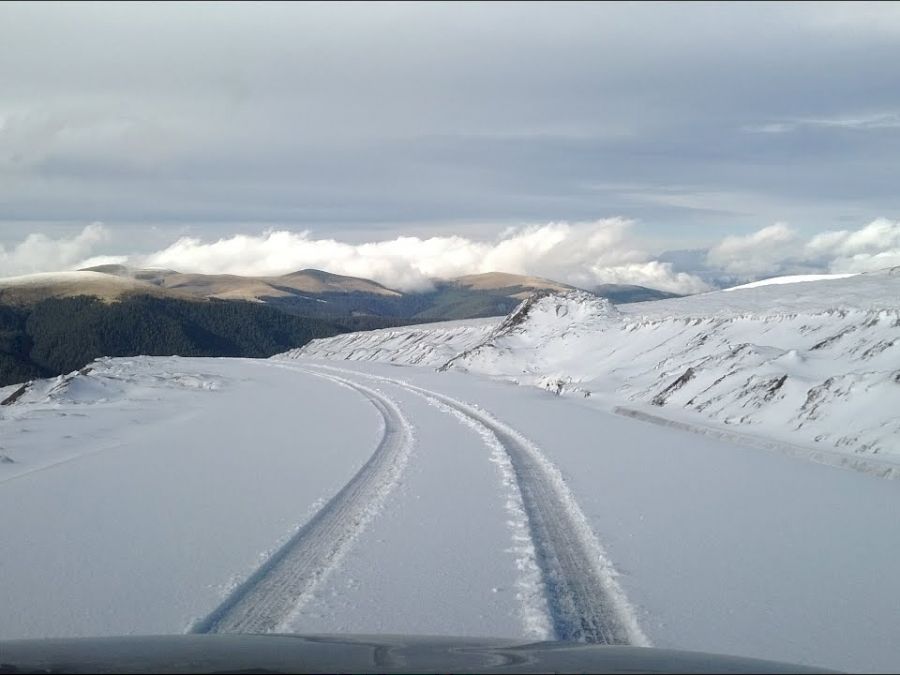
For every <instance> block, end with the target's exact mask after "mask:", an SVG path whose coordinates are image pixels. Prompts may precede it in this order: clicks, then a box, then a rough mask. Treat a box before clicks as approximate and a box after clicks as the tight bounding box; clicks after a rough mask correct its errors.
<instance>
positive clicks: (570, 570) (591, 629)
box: [316, 365, 649, 646]
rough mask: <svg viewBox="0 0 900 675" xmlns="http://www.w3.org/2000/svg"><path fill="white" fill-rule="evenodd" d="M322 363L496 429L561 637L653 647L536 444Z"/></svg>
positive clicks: (490, 422) (473, 415)
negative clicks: (526, 521) (513, 475)
mask: <svg viewBox="0 0 900 675" xmlns="http://www.w3.org/2000/svg"><path fill="white" fill-rule="evenodd" d="M316 367H317V368H322V369H327V370H333V371H337V372H341V373H344V374H352V375H356V376H358V377H365V378H368V379H371V380H376V381H382V382H386V383H390V384H393V385H395V386H398V387H401V388H403V389H406V390H407V391H410V392H413V393H416V394H418V395H420V396H423V397H424V398H426V399H430V400H432V401H435V402H437V403H439V404H442V405H444V406H447V407H448V408H450V409H451V410H453V411H455V412H456V413H457V414H460V415H463V416H465V417H466V418H468V419H469V420H471V421H472V422H474V423H475V424H477V425H480V426H482V427H483V428H484V429H486V430H487V431H488V432H489V433H490V434H492V435H493V436H494V438H496V440H497V441H498V442H499V444H500V445H501V446H502V447H503V449H504V450H505V452H506V454H507V456H508V457H509V461H510V464H511V466H512V469H513V472H514V474H515V480H516V482H517V484H518V488H519V493H520V494H521V498H522V504H523V506H524V509H525V512H526V515H527V518H528V526H529V530H530V533H531V539H532V542H533V544H534V550H535V552H536V559H537V563H538V566H539V567H540V570H541V577H542V580H543V583H544V587H545V589H546V594H547V602H548V605H549V610H550V615H551V617H550V618H551V621H552V623H553V629H554V632H555V634H556V638H557V639H559V640H571V641H578V642H589V643H597V644H610V645H615V644H618V645H638V646H647V645H649V640H648V639H647V637H646V636H645V635H644V633H643V631H642V630H641V628H640V626H639V625H638V622H637V619H636V618H635V613H634V610H633V609H632V607H631V605H630V603H629V602H628V599H627V598H626V596H625V593H624V591H623V590H622V588H621V586H620V585H619V583H618V582H617V581H616V576H617V575H616V571H615V569H614V568H613V566H612V564H611V563H610V562H609V560H608V558H607V556H606V554H605V553H604V551H603V548H602V547H601V545H600V543H599V541H597V538H596V536H595V535H594V533H593V531H592V530H591V527H590V525H589V524H588V522H587V518H586V517H585V516H584V513H583V512H582V511H581V508H580V507H579V506H578V503H577V502H576V501H575V498H574V496H573V495H572V493H571V491H570V490H569V488H568V486H566V484H565V481H564V480H563V478H562V475H561V474H560V472H559V470H558V469H557V468H556V467H555V466H554V465H553V464H552V463H551V462H550V461H549V460H548V459H547V458H546V457H545V456H544V454H543V453H542V452H541V450H540V449H539V448H538V447H537V446H536V445H534V444H533V443H532V442H531V441H529V440H528V439H526V438H525V437H524V436H522V434H520V433H519V432H517V431H516V430H515V429H513V428H512V427H510V426H508V425H506V424H504V423H503V422H500V421H498V420H497V419H495V418H494V417H493V416H491V415H489V414H488V413H485V412H484V411H482V410H479V409H477V408H474V407H472V406H470V405H467V404H466V403H463V402H462V401H459V400H457V399H454V398H452V397H449V396H445V395H443V394H440V393H438V392H435V391H431V390H428V389H423V388H421V387H417V386H415V385H412V384H409V383H408V382H404V381H402V380H395V379H393V378H387V377H381V376H378V375H369V374H367V373H360V372H356V371H352V370H347V369H343V368H335V367H331V366H318V365H317V366H316Z"/></svg>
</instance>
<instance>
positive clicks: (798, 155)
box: [0, 3, 900, 245]
mask: <svg viewBox="0 0 900 675" xmlns="http://www.w3.org/2000/svg"><path fill="white" fill-rule="evenodd" d="M898 26H900V21H898V19H897V15H896V12H895V11H894V10H893V9H891V8H890V6H886V5H873V6H869V7H864V8H863V9H862V10H860V11H856V10H850V9H849V8H847V7H844V6H841V5H813V6H806V5H800V4H790V5H788V4H783V5H776V4H771V5H755V4H751V5H746V4H737V5H731V4H728V5H726V4H696V5H676V4H671V5H669V4H648V5H603V4H587V3H576V4H565V3H562V4H560V3H553V4H549V3H548V4H540V3H537V4H533V3H523V4H516V5H509V4H504V5H499V4H497V5H494V4H477V3H465V4H436V3H432V4H421V5H413V4H396V5H394V4H389V5H352V6H350V5H344V4H339V3H333V4H287V3H285V5H284V6H282V5H279V4H246V5H238V4H227V3H225V4H220V5H211V4H199V3H197V4H189V3H185V4H177V5H164V4H140V5H137V6H131V5H113V4H74V5H63V4H52V5H39V4H35V5H30V4H10V3H6V4H4V5H3V6H0V82H2V86H3V92H4V96H3V99H2V101H0V204H2V206H3V214H4V215H3V218H5V219H7V221H13V220H16V221H24V220H57V221H64V220H67V219H68V220H69V221H70V222H71V223H72V224H73V228H77V227H79V226H78V225H77V224H78V223H83V222H90V221H92V220H104V221H107V222H131V223H139V222H148V223H152V222H157V223H158V222H174V223H178V224H179V225H191V224H196V223H210V222H221V223H223V224H224V225H223V230H222V233H226V232H230V231H231V225H229V224H233V223H244V222H256V223H263V224H272V225H276V226H291V227H304V226H310V227H313V228H315V229H316V230H317V231H318V230H324V231H327V232H334V233H340V232H342V231H345V230H348V229H350V228H354V229H356V230H364V229H365V227H366V226H367V225H368V226H370V227H371V229H372V230H373V231H374V230H378V231H381V232H388V231H390V229H391V228H393V232H394V233H399V232H401V231H404V230H408V229H409V228H410V227H413V226H416V227H422V226H427V227H432V228H433V227H437V226H438V225H440V224H445V225H447V226H448V227H455V223H459V222H466V223H468V224H469V226H472V227H474V225H472V224H473V223H486V224H487V225H486V226H487V227H488V228H491V230H492V233H496V232H497V231H499V230H500V229H502V227H504V226H505V225H507V224H510V223H521V222H540V221H548V220H559V219H567V220H573V221H580V220H593V219H596V218H598V217H607V216H614V215H621V216H624V217H628V218H635V219H640V220H641V221H642V222H643V223H644V227H645V228H646V229H647V230H648V231H650V232H653V233H654V234H655V235H656V236H658V237H663V238H669V239H671V241H672V243H673V244H676V245H678V244H679V241H678V240H679V239H680V238H692V239H691V241H684V242H681V243H684V244H687V245H693V244H694V243H696V234H697V233H698V232H703V233H705V232H708V231H709V230H710V228H714V229H715V230H716V231H717V232H718V233H719V234H721V235H723V236H724V235H725V234H728V233H741V232H744V233H746V232H747V231H748V230H749V229H751V228H754V227H758V226H759V224H760V223H766V222H775V221H778V220H788V221H790V222H791V223H792V224H794V226H795V227H797V228H798V229H800V230H808V231H814V230H816V229H823V228H834V227H838V226H839V225H840V223H841V222H843V221H844V219H850V220H851V221H853V222H865V221H868V220H871V219H872V218H874V217H876V216H877V215H879V214H885V215H888V216H891V215H893V214H895V213H896V211H897V209H898V196H897V193H896V189H895V188H894V185H896V178H897V176H896V173H897V160H896V157H897V156H898V151H900V147H898V144H900V133H898V129H897V128H896V127H895V126H894V125H893V121H896V116H894V117H891V115H896V112H895V111H898V110H900V71H898V70H897V69H896V68H894V67H893V65H892V64H894V63H897V62H900V41H898V40H897V39H896V38H897V35H898V34H900V30H897V27H898ZM878 115H881V117H878ZM892 120H893V121H892ZM778 125H781V126H778ZM776 129H782V133H772V132H773V131H775V130H776ZM788 129H789V130H790V133H786V131H787V130H788ZM753 130H757V131H760V130H768V131H769V133H753V132H752V131H753ZM861 130H864V133H859V132H860V131H861ZM613 185H632V186H638V187H637V188H636V189H623V190H618V189H615V188H609V187H608V186H613ZM602 186H607V187H605V188H604V187H602ZM730 198H733V199H731V202H730V203H729V200H730ZM449 224H454V225H452V226H451V225H449ZM0 226H2V225H0Z"/></svg>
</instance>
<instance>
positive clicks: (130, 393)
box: [0, 357, 380, 638]
mask: <svg viewBox="0 0 900 675" xmlns="http://www.w3.org/2000/svg"><path fill="white" fill-rule="evenodd" d="M263 363H264V362H259V361H256V362H254V361H243V360H230V359H229V360H226V359H179V358H162V357H160V358H135V359H112V360H104V361H103V362H101V363H99V364H97V366H96V368H95V370H94V371H92V372H90V373H89V374H88V375H78V376H75V377H73V378H72V379H71V380H70V381H69V384H68V386H65V387H63V388H57V385H58V381H51V382H41V383H39V384H40V385H41V386H40V387H36V388H35V391H34V392H32V393H31V394H29V398H28V399H27V400H26V399H21V400H20V401H19V402H17V403H16V404H14V405H11V406H4V407H3V408H0V445H2V446H3V449H2V450H0V452H2V453H3V454H6V455H8V456H10V457H12V458H13V459H14V460H15V462H14V463H12V464H6V463H4V464H0V513H3V514H4V517H3V518H2V519H0V541H2V542H4V544H3V555H2V556H0V597H2V598H3V602H2V603H0V635H2V636H3V637H4V638H16V637H41V636H78V635H82V636H86V635H118V634H125V633H172V632H181V631H182V630H184V629H185V628H186V627H187V626H188V625H190V624H191V622H192V621H194V620H195V619H196V618H198V617H201V616H203V615H204V614H206V613H207V612H208V611H210V610H211V609H213V608H214V607H215V606H216V605H217V604H218V603H219V602H220V601H221V600H222V598H223V597H224V596H225V594H226V593H227V591H228V590H229V588H230V587H231V586H233V585H234V584H236V583H237V582H238V581H239V580H240V579H241V578H243V577H244V576H246V575H247V574H248V573H249V572H252V571H253V570H254V569H256V568H257V566H258V565H259V563H260V558H261V556H263V557H264V556H265V554H266V553H267V552H268V551H271V550H273V549H275V548H277V546H278V545H279V542H281V541H283V540H285V539H286V538H288V537H289V536H290V535H292V534H293V533H294V531H295V530H296V529H297V528H298V527H299V526H300V525H302V524H303V523H304V522H305V521H306V520H307V519H309V518H310V517H311V516H312V515H313V514H314V513H315V512H316V510H317V505H319V502H320V501H321V500H324V499H327V498H329V497H331V496H332V495H333V494H334V493H335V492H336V491H337V490H338V489H339V488H340V487H341V486H342V485H343V484H344V483H345V482H346V481H347V480H348V479H349V478H350V477H351V476H352V475H353V473H354V472H355V471H356V470H357V469H358V468H359V467H360V466H361V465H362V464H363V463H364V462H365V461H366V460H367V459H368V458H369V456H370V455H371V453H372V451H373V449H374V447H375V443H376V442H377V440H378V437H379V433H380V432H379V420H378V415H377V414H376V412H375V410H374V409H373V408H372V407H371V406H370V405H369V404H368V403H367V402H366V401H365V399H361V398H360V397H359V396H358V395H357V394H356V393H355V392H353V391H349V390H347V389H344V388H341V387H336V386H325V387H323V386H322V384H321V380H320V379H319V378H314V377H310V376H303V375H302V374H299V373H293V372H287V371H285V370H283V369H279V368H273V367H265V366H264V365H263ZM91 392H92V393H91ZM346 416H350V417H351V418H352V419H353V420H354V424H352V425H347V424H344V423H343V420H344V419H345V417H346ZM311 457H312V458H314V459H313V460H312V461H311V459H310V458H311Z"/></svg>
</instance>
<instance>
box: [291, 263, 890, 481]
mask: <svg viewBox="0 0 900 675" xmlns="http://www.w3.org/2000/svg"><path fill="white" fill-rule="evenodd" d="M467 325H468V328H467ZM454 331H455V333H454V340H453V341H452V347H453V348H455V349H457V350H458V352H457V354H455V355H453V356H451V357H450V358H447V359H446V361H445V362H444V363H443V364H439V363H438V361H439V360H440V357H443V356H445V355H446V353H447V352H448V351H449V350H448V348H447V347H448V344H447V341H446V340H445V339H444V332H443V331H442V330H440V329H437V328H432V327H428V326H414V327H409V328H406V329H395V330H394V331H393V332H392V333H391V338H390V340H383V339H379V338H378V337H377V336H374V335H371V334H366V333H358V334H355V335H343V336H340V337H339V338H328V339H324V340H318V341H316V342H314V343H312V344H310V345H309V346H307V347H305V348H304V349H302V350H299V351H298V352H294V353H292V354H288V355H285V358H293V357H297V356H301V357H306V358H320V357H325V358H330V359H349V360H373V361H385V362H390V363H395V364H403V365H430V366H435V365H437V366H438V367H440V368H442V369H443V370H459V371H464V372H471V373H478V374H483V375H489V376H492V377H496V378H499V379H503V380H506V381H510V382H516V383H519V384H529V385H535V386H538V387H542V388H545V389H548V390H550V391H553V392H555V393H557V394H560V395H574V396H577V397H588V396H589V397H590V399H591V403H592V404H593V405H596V406H598V407H600V408H602V409H605V410H609V411H613V410H616V409H619V408H625V409H627V410H626V411H625V412H627V413H628V414H633V412H634V411H638V412H640V413H642V414H643V415H644V416H648V415H652V416H654V417H662V418H665V419H669V420H672V421H676V422H678V423H680V424H682V425H683V426H690V427H691V428H694V429H696V430H698V431H710V432H713V433H716V434H718V435H720V436H721V435H722V434H725V433H732V432H733V435H734V437H735V438H737V437H740V438H744V439H750V440H751V442H752V443H753V444H756V445H759V444H760V443H761V442H763V441H765V442H766V443H767V444H768V447H771V448H773V449H774V448H776V447H780V448H782V449H783V450H785V451H788V452H791V453H794V454H796V449H797V448H800V449H805V451H806V455H807V456H808V457H810V458H812V459H816V460H818V461H825V462H828V463H832V464H843V465H847V466H853V467H855V468H858V469H860V470H864V471H872V472H875V473H879V474H883V475H889V476H898V475H900V417H898V416H897V414H896V411H897V410H900V387H898V386H897V385H898V382H900V369H898V368H900V366H898V364H900V270H898V269H896V268H895V269H892V270H885V271H883V272H878V273H870V274H860V275H854V276H852V277H847V278H843V279H834V278H829V279H826V280H820V281H812V282H807V283H795V284H791V285H790V286H784V285H769V286H761V287H753V288H744V289H739V290H732V291H730V292H727V293H726V292H723V291H719V292H714V293H707V294H703V295H696V296H689V297H685V298H675V299H670V300H662V301H655V302H646V303H638V304H631V305H620V306H617V307H614V306H612V305H610V304H609V303H608V302H606V301H605V300H603V299H599V298H595V297H593V296H590V295H588V294H585V293H581V292H578V291H575V292H570V293H562V294H545V295H541V296H536V297H535V298H533V299H532V300H528V301H525V302H524V303H523V304H522V305H520V307H519V308H517V310H515V311H514V312H513V313H512V314H510V316H509V317H508V318H507V319H505V320H502V321H501V320H498V321H495V322H494V324H493V327H491V326H490V325H489V324H487V323H486V322H482V323H478V324H475V323H470V324H466V323H465V322H461V323H458V324H457V325H456V326H455V328H454ZM376 342H377V344H375V345H374V346H373V343H376ZM418 354H428V355H429V358H428V359H422V360H418V359H417V357H414V355H418ZM835 456H838V459H837V460H836V459H835ZM841 456H842V457H844V458H845V460H840V457H841ZM846 458H855V459H852V461H851V460H850V459H846ZM860 458H862V459H860Z"/></svg>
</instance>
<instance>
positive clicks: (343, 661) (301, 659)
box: [0, 635, 828, 673]
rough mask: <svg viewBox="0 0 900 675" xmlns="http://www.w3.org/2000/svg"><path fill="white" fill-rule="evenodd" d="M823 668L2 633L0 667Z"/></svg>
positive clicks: (388, 645)
mask: <svg viewBox="0 0 900 675" xmlns="http://www.w3.org/2000/svg"><path fill="white" fill-rule="evenodd" d="M28 672H43V673H48V672H50V673H52V672H66V673H226V672H257V673H259V672H263V673H304V672H319V673H336V672H344V673H346V672H394V673H432V672H455V673H469V672H488V673H538V672H542V673H543V672H559V673H571V672H601V673H626V672H627V673H634V672H644V673H682V672H693V673H784V672H796V673H802V672H809V673H812V672H828V671H822V670H816V669H813V668H805V667H802V666H796V665H790V664H784V663H776V662H772V661H761V660H757V659H745V658H738V657H732V656H721V655H716V654H703V653H700V652H684V651H674V650H669V649H647V648H640V647H604V646H598V645H586V644H575V643H566V642H538V643H523V642H522V641H513V640H473V639H467V638H446V637H421V636H415V637H410V636H384V635H381V636H365V635H356V636H343V635H311V636H300V635H173V636H141V637H135V636H129V637H108V638H83V639H47V640H9V641H4V642H0V673H28Z"/></svg>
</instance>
